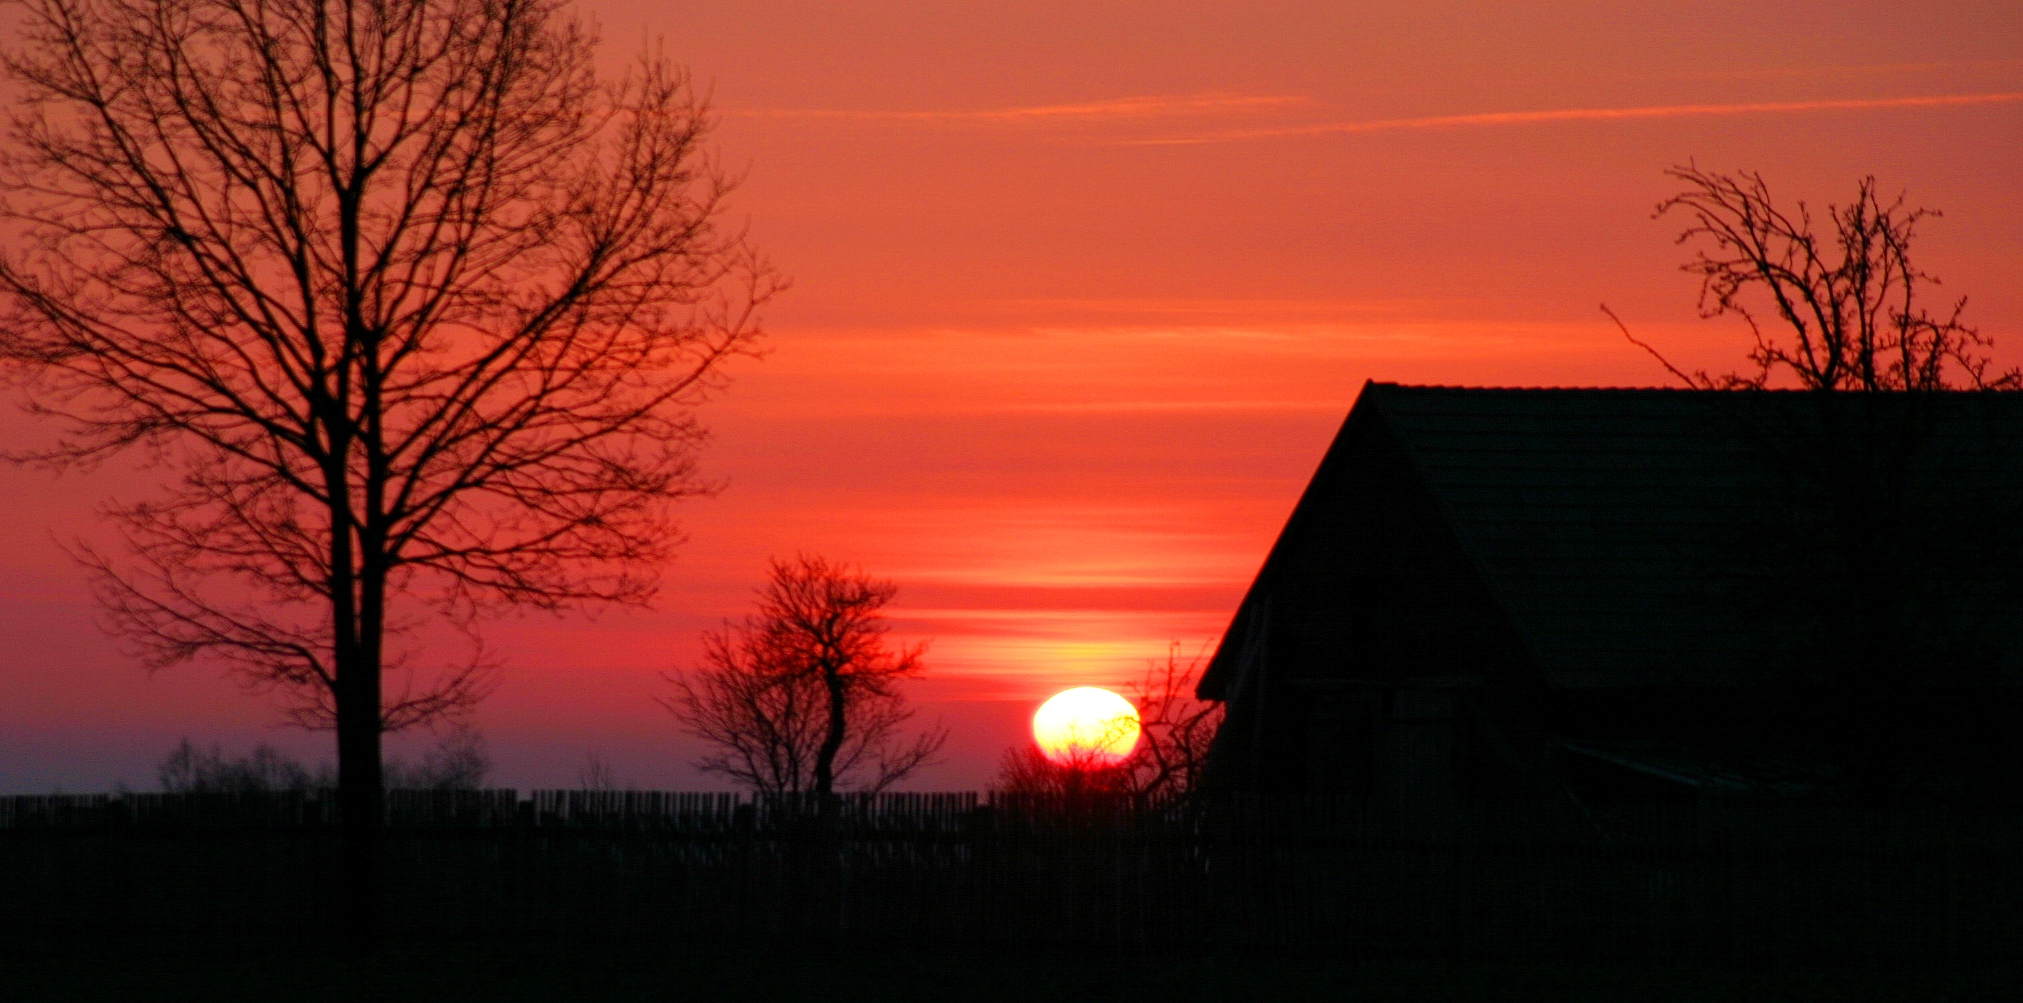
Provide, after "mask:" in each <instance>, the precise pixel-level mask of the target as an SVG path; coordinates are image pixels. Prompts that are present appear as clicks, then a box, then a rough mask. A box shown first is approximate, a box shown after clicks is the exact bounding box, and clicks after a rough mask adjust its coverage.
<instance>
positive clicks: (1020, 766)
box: [991, 641, 1223, 804]
mask: <svg viewBox="0 0 2023 1003" xmlns="http://www.w3.org/2000/svg"><path fill="white" fill-rule="evenodd" d="M1180 651H1181V649H1180V642H1178V641H1175V642H1173V643H1172V644H1170V645H1169V646H1168V647H1167V649H1166V656H1165V657H1164V658H1155V659H1147V660H1146V663H1145V674H1144V675H1143V676H1141V677H1140V678H1139V679H1137V680H1135V681H1134V682H1132V683H1130V684H1128V685H1126V686H1125V687H1123V689H1124V694H1125V699H1127V700H1129V701H1130V702H1131V705H1132V706H1133V707H1134V708H1136V710H1137V716H1136V717H1135V718H1119V719H1117V720H1116V721H1114V722H1112V723H1111V725H1110V726H1109V727H1110V729H1114V730H1106V731H1105V732H1104V733H1103V734H1101V735H1096V736H1089V737H1088V738H1087V740H1086V741H1085V742H1083V743H1082V744H1080V745H1078V746H1074V747H1071V748H1068V749H1065V750H1057V752H1056V758H1052V759H1050V758H1048V757H1047V755H1046V754H1044V753H1042V752H1041V751H1040V750H1039V748H1038V747H1037V746H1034V745H1032V744H1021V745H1018V746H1016V747H1014V748H1011V749H1007V750H1006V751H1005V754H1004V756H1003V757H1002V758H1001V759H1000V760H999V761H998V772H997V776H996V777H995V778H994V779H993V780H992V782H991V790H992V791H994V792H997V793H1001V794H1011V795H1017V796H1029V797H1039V798H1042V799H1055V798H1066V799H1068V800H1071V801H1072V800H1076V799H1082V798H1098V799H1101V798H1104V797H1116V796H1128V797H1130V798H1132V799H1135V800H1136V801H1137V802H1138V803H1141V804H1162V803H1166V802H1169V801H1171V800H1173V799H1175V798H1179V797H1185V796H1186V795H1188V794H1191V793H1193V792H1195V791H1197V790H1199V789H1200V785H1201V778H1202V773H1203V771H1204V768H1205V767H1206V766H1207V763H1208V746H1209V743H1210V742H1212V741H1213V740H1214V738H1215V731H1216V729H1217V728H1218V727H1220V726H1221V724H1222V714H1223V707H1222V704H1220V703H1212V702H1209V701H1205V700H1201V699H1198V698H1196V697H1195V695H1194V684H1195V682H1196V680H1198V679H1199V678H1200V675H1201V669H1202V658H1203V656H1204V655H1205V654H1206V649H1205V648H1204V649H1203V650H1201V651H1197V652H1195V654H1194V655H1193V656H1192V657H1188V658H1184V659H1183V658H1182V657H1181V653H1180ZM1132 731H1136V732H1137V742H1136V743H1135V744H1134V745H1132V747H1131V751H1130V752H1129V753H1128V754H1126V755H1125V756H1124V757H1123V758H1122V759H1121V760H1120V759H1118V758H1116V757H1115V756H1114V755H1112V754H1111V753H1110V752H1108V751H1107V750H1108V749H1109V748H1110V747H1111V746H1113V745H1115V744H1117V740H1119V739H1122V738H1124V737H1126V736H1128V735H1130V734H1131V732H1132Z"/></svg>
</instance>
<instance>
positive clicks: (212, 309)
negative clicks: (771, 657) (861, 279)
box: [0, 0, 782, 866]
mask: <svg viewBox="0 0 2023 1003" xmlns="http://www.w3.org/2000/svg"><path fill="white" fill-rule="evenodd" d="M565 6H566V5H565V4H564V3H563V2H561V0H404V2H397V0H26V2H25V3H23V4H21V5H20V6H19V13H20V15H21V17H22V23H23V24H24V26H25V28H26V31H25V34H23V35H22V36H20V37H18V38H17V39H16V40H15V43H14V44H13V45H12V46H11V47H10V48H9V51H8V52H7V55H6V66H7V69H8V70H9V71H10V73H11V75H12V79H13V81H14V86H15V88H16V92H17V95H18V97H19V100H18V103H17V105H16V109H15V113H14V116H13V119H12V130H11V136H10V139H11V142H10V143H9V144H8V148H7V150H6V153H5V158H6V159H5V164H4V170H5V173H4V185H5V193H6V202H5V213H6V217H7V218H8V220H9V221H10V222H11V223H12V224H13V225H14V226H15V227H16V232H17V233H18V234H19V235H20V237H19V239H18V240H16V241H15V242H14V244H13V246H12V247H10V248H8V249H7V250H6V251H5V252H4V254H0V292H4V294H5V296H6V302H7V307H6V315H5V324H4V351H5V355H6V357H7V358H8V359H9V360H10V361H11V362H13V363H15V365H13V366H11V367H9V370H8V372H9V373H10V375H12V376H13V377H15V378H17V379H19V380H20V381H21V382H23V383H24V384H25V385H26V387H27V390H28V394H29V398H30V400H31V401H32V405H31V406H32V407H33V408H34V409H35V410H37V411H39V412H41V413H43V414H46V415H51V416H54V417H57V418H60V419H63V420H64V422H65V425H66V427H67V429H68V435H67V436H66V437H65V438H63V439H62V440H61V441H60V442H59V443H58V444H57V445H56V446H54V447H52V448H49V449H46V450H42V451H40V452H38V453H36V454H34V455H33V457H32V458H33V459H37V460H41V461H44V462H47V463H50V464H54V465H57V466H63V465H68V464H76V463H89V462H91V461H95V460H98V459H100V458H102V457H106V456H108V455H110V454H113V453H116V452H120V451H125V450H140V451H142V452H144V453H145V454H146V455H147V456H148V457H149V458H150V459H152V460H154V461H156V462H158V463H159V464H161V465H163V466H165V467H166V468H167V469H169V470H172V471H173V472H174V474H175V477H174V479H173V480H172V482H171V483H169V484H168V485H167V486H166V487H165V488H164V490H163V491H162V492H161V494H160V495H159V496H157V497H154V498H151V499H149V500H146V501H140V502H133V503H127V504H121V505H116V506H114V507H112V508H111V510H110V511H111V515H112V517H113V518H114V519H115V520H116V522H117V524H118V525H119V526H120V528H121V529H122V530H123V531H124V534H125V537H126V541H127V543H128V544H129V545H130V547H129V548H128V551H129V552H127V553H124V554H121V553H110V554H102V553H98V552H93V551H86V552H85V558H86V559H87V560H88V561H89V562H90V563H91V564H92V566H93V567H94V568H96V570H97V571H98V573H99V579H98V580H99V582H100V584H101V591H102V593H103V596H104V599H105V601H106V604H107V608H108V609H109V610H110V613H111V618H112V620H113V622H114V623H115V624H116V625H117V626H118V627H119V628H120V629H121V630H123V631H124V632H125V633H126V635H127V636H128V637H130V638H132V639H134V640H135V641H136V642H137V643H138V644H139V646H140V647H141V649H142V650H143V652H144V653H145V654H146V656H147V658H148V659H149V661H150V662H151V663H153V664H155V665H167V664H171V663H176V662H182V661H186V660H190V659H194V658H199V657H210V658H216V659H220V660H222V661H224V662H226V663H229V664H230V665H231V666H232V667H234V668H235V669H236V670H237V671H238V672H239V673H240V674H241V675H242V677H243V678H244V679H246V680H247V681H248V682H249V683H250V684H252V685H254V686H256V687H259V688H263V689H269V690H273V691H276V692H279V693H280V694H282V695H283V696H284V699H285V700H286V701H287V706H288V709H289V713H290V714H291V715H292V716H293V717H294V719H295V720H296V721H298V722H300V723H303V724H307V725H315V726H329V727H334V728H335V730H336V732H337V744H338V764H339V784H340V800H341V803H342V811H343V817H344V819H345V822H346V824H347V827H349V828H351V829H352V830H353V831H354V832H362V831H364V830H366V829H369V828H371V827H374V826H376V824H377V821H378V819H379V816H380V811H381V807H380V804H381V802H380V796H379V795H380V791H381V784H382V776H381V758H380V736H381V733H382V732H384V731H387V730H391V729H398V728H403V727H407V726H411V725H414V724H418V723H421V722H424V721H428V720H430V719H433V718H438V717H440V716H442V715H444V714H449V713H453V712H455V711H457V710H459V709H461V708H465V707H467V706H469V705H470V703H471V702H472V701H473V700H475V699H477V698H478V696H479V695H480V692H481V687H480V685H479V683H480V680H481V679H482V678H483V673H482V672H481V671H480V669H481V667H482V666H484V665H485V661H484V659H483V658H482V657H481V655H480V652H479V651H478V650H477V649H476V648H475V646H474V647H473V650H472V652H471V653H470V654H469V655H468V657H464V656H459V657H458V658H457V659H456V660H455V661H454V662H453V663H451V667H450V668H448V669H447V670H445V671H444V672H442V673H440V674H430V673H426V672H413V671H410V670H411V669H412V668H414V667H415V666H416V664H417V660H418V659H419V658H421V656H422V651H421V649H420V646H419V643H418V642H414V643H413V646H410V647H408V648H402V647H401V645H402V644H404V643H409V642H402V641H400V640H399V639H400V638H401V637H402V636H403V635H404V634H407V633H409V632H410V631H412V630H413V629H414V628H417V627H420V626H423V625H427V624H448V625H451V626H454V627H458V628H461V629H463V630H465V631H467V632H469V631H471V630H472V629H473V627H474V625H475V624H476V623H477V621H478V620H479V618H480V616H481V615H482V614H484V613H485V612H487V611H490V610H494V609H496V608H498V607H501V606H531V607H536V608H540V609H560V608H563V607H569V606H573V605H577V604H582V603H640V602H644V601H646V600H647V599H648V598H649V597H650V596H651V595H652V594H653V590H654V584H655V579H656V573H657V570H658V568H659V566H660V564H661V562H662V561H663V560H664V559H665V558H667V557H668V555H669V552H670V551H671V549H672V548H673V547H674V546H675V545H676V544H677V542H678V541H679V539H680V537H679V534H678V532H677V530H676V526H675V524H674V523H673V521H672V513H671V508H670V506H671V505H672V503H674V502H676V501H678V500H679V499H682V498H683V497H685V496H689V495H693V494H695V493H697V492H699V491H704V490H706V489H707V487H708V485H707V484H706V483H705V482H703V481H701V480H699V479H698V476H697V473H696V467H695V458H696V450H697V446H698V444H699V443H700V441H701V439H702V436H703V430H702V428H701V427H700V426H699V425H698V423H697V421H696V417H695V408H696V406H697V405H698V404H700V403H702V402H703V401H704V400H705V399H706V398H707V397H708V396H709V395H710V393H711V392H712V391H713V390H714V389H716V388H717V387H718V386H719V385H720V381H721V378H722V372H723V363H724V362H725V360H726V359H728V358H730V357H732V356H734V355H737V354H739V353H743V352H747V351H749V350H750V349H751V348H752V346H753V343H754V338H755V337H756V336H757V335H758V333H759V326H758V319H757V314H756V310H757V308H758V307H759V306H760V305H761V304H763V303H765V302H766V301H767V300H768V299H769V298H770V297H771V296H773V295H774V294H775V293H776V292H777V291H779V290H780V289H781V288H782V282H781V280H780V279H778V278H777V277H776V274H775V272H774V271H773V269H772V268H771V267H770V266H769V265H768V264H767V263H766V261H765V260H764V259H763V258H762V257H761V256H760V255H759V254H757V253H756V252H755V251H754V250H752V249H751V248H750V247H749V246H748V245H747V243H746V241H745V240H744V239H743V236H742V234H741V233H740V232H738V230H737V229H736V228H730V227H726V225H725V223H724V219H723V215H724V204H725V198H726V196H727V195H729V194H730V192H731V191H732V189H733V188H734V187H735V184H734V180H735V179H734V178H733V177H731V176H730V175H728V174H727V173H726V172H725V171H724V170H722V169H721V168H720V167H719V165H718V163H717V161H716V160H715V159H714V158H713V157H712V155H711V154H710V152H709V150H708V147H707V145H706V139H707V136H708V134H709V130H710V117H709V115H708V114H707V110H706V105H705V102H704V101H703V100H702V99H701V98H700V97H699V96H698V95H697V94H696V92H695V91H694V89H693V88H692V87H691V86H690V83H689V80H688V78H687V76H686V75H685V73H684V72H683V71H682V70H681V69H679V68H678V67H676V66H674V65H672V64H671V63H670V62H669V61H668V60H667V59H666V58H664V57H663V56H662V55H660V54H659V53H658V50H650V51H648V52H647V53H646V54H644V55H642V57H641V58H639V59H638V60H637V62H636V63H635V64H634V65H633V66H632V68H631V70H630V71H629V72H628V73H627V74H626V75H625V76H624V77H623V79H622V80H618V81H616V82H612V81H607V80H600V79H599V77H598V75H597V73H596V71H595V68H594V61H593V56H594V51H595V49H596V46H597V39H596V37H595V35H594V34H593V33H592V32H591V31H590V30H589V29H588V28H586V27H585V26H584V25H583V24H582V23H581V22H579V21H577V20H575V19H574V18H572V17H571V16H569V15H568V14H567V12H566V10H565ZM472 636H473V637H475V635H472ZM389 675H390V676H391V677H392V678H393V679H394V683H391V684H389V683H386V682H383V680H384V679H386V678H388V677H389ZM363 838H366V837H361V839H363ZM354 843H358V844H359V845H365V844H364V843H361V842H359V840H354ZM360 866H365V865H363V864H361V865H360Z"/></svg>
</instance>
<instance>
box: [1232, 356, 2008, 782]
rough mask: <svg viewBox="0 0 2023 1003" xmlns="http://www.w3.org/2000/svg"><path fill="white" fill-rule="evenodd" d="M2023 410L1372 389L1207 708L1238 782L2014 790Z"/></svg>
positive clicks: (1894, 397)
mask: <svg viewBox="0 0 2023 1003" xmlns="http://www.w3.org/2000/svg"><path fill="white" fill-rule="evenodd" d="M2019 569H2023V394H2013V393H1992V392H1990V393H1980V392H1974V393H1965V392H1962V393H1923V394H1851V393H1837V394H1821V393H1812V392H1777V391H1696V390H1651V389H1488V388H1455V387H1415V386H1401V385H1395V384H1386V383H1370V384H1367V385H1365V386H1364V388H1363V390H1362V392H1361V394H1360V395H1359V397H1358V399H1357V400H1356V402H1355V404H1354V406H1353V408H1352V409H1351V411H1350V413H1349V415H1348V417H1347V419H1346V421H1345V422H1344V423H1343V425H1342V427H1341V430H1340V432H1339V433H1338V434H1337V436H1336V437H1335V439H1334V442H1333V444H1332V445H1331V446H1330V447H1329V449H1328V451H1327V453H1326V455H1325V456H1324V457H1323V458H1322V459H1321V462H1320V466H1319V469H1318V470H1317V471H1316V472H1315V474H1314V476H1313V478H1312V480H1311V482H1310V483H1309V484H1308V486H1307V488H1306V490H1305V492H1304V493H1303V494H1302V496H1301V498H1300V500H1299V502H1298V504H1297V506H1296V507H1295V508H1294V510H1293V512H1292V515H1291V516H1290V518H1289V519H1288V520H1287V522H1286V524H1285V527H1284V529H1283V530H1282V532H1281V533H1280V535H1279V537H1278V539H1277V542H1276V543H1275V544H1274V545H1273V547H1272V548H1271V551H1270V553H1269V555H1268V556H1267V557H1266V558H1265V561H1264V564H1263V567H1262V568H1261V569H1260V570H1259V572H1258V574H1257V577H1256V579H1255V580H1254V581H1253V583H1252V584H1251V586H1250V588H1249V590H1248V592H1247V593H1246V595H1245V596H1244V598H1243V600H1242V603H1241V605H1240V606H1239V607H1238V609H1237V610H1236V613H1235V615H1234V617H1233V619H1232V621H1231V623H1230V626H1229V628H1228V630H1227V631H1226V632H1225V634H1224V636H1223V638H1222V641H1221V644H1220V646H1219V648H1218V649H1217V650H1216V652H1215V654H1214V656H1213V658H1212V660H1211V662H1210V664H1209V665H1208V666H1207V667H1206V669H1205V670H1204V672H1203V675H1202V677H1201V679H1200V682H1199V687H1198V691H1197V692H1198V695H1199V696H1200V697H1202V698H1203V699H1207V700H1214V701H1223V702H1225V703H1226V706H1227V714H1226V718H1225V723H1224V724H1223V726H1222V729H1221V731H1220V732H1219V733H1218V735H1217V736H1216V739H1215V743H1214V745H1213V747H1212V750H1211V753H1210V762H1209V782H1210V783H1211V784H1214V785H1216V786H1219V787H1222V788H1224V789H1229V790H1239V791H1253V792H1264V793H1307V794H1341V795H1354V796H1361V797H1368V798H1372V799H1376V800H1377V801H1379V802H1388V803H1393V804H1397V805H1401V806H1406V807H1419V808H1438V807H1441V806H1443V805H1451V804H1452V803H1454V802H1455V801H1456V800H1457V799H1470V798H1499V797H1515V798H1527V797H1558V796H1561V795H1563V794H1573V795H1575V796H1576V797H1579V798H1587V799H1597V798H1600V799H1606V798H1704V797H1800V796H1824V797H1843V796H1849V795H1850V792H1853V793H1854V794H1859V795H1862V796H1868V795H1870V794H1876V793H1877V792H1894V794H1893V795H1892V796H1897V795H1901V796H1921V795H1924V794H1929V795H1931V796H1939V795H1940V794H1942V793H1944V792H1953V793H1954V794H1956V795H1957V794H1959V792H1961V791H1971V792H1972V793H1971V795H1970V796H1974V797H1996V796H2005V797H2006V796H2013V793H2014V788H2015V786H2016V778H2017V777H2018V776H2023V757H2019V755H2018V753H2017V746H2018V741H2017V739H2016V736H2017V735H2018V734H2023V727H2019V725H2023V701H2019V699H2018V695H2019V693H2023V588H2019V577H2023V571H2019Z"/></svg>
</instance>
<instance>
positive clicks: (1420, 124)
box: [1123, 91, 2023, 146]
mask: <svg viewBox="0 0 2023 1003" xmlns="http://www.w3.org/2000/svg"><path fill="white" fill-rule="evenodd" d="M2017 101H2023V91H2008V92H2002V93H1995V94H1938V95H1932V96H1928V97H1908V98H1863V99H1856V100H1848V101H1772V102H1762V103H1757V104H1678V105H1655V106H1648V107H1642V108H1557V109H1550V110H1545V111H1496V112H1482V113H1478V114H1472V115H1432V116H1427V117H1424V118H1383V119H1369V120H1365V121H1360V122H1322V123H1317V124H1314V125H1289V126H1273V127H1265V128H1254V129H1231V130H1227V131H1224V132H1212V133H1202V134H1200V135H1195V136H1175V137H1169V138H1164V139H1137V140H1125V141H1124V142H1123V145H1127V146H1186V145H1200V144H1206V143H1237V142H1243V141H1245V140H1253V139H1283V138H1289V137H1295V136H1335V135H1353V134H1356V133H1365V132H1399V131H1405V130H1429V129H1458V128H1466V127H1469V126H1485V125H1487V126H1497V125H1534V124H1537V123H1542V122H1608V121H1616V120H1621V119H1640V118H1683V117H1688V116H1700V115H1763V114H1774V113H1780V112H1807V111H1861V110H1869V109H1879V108H1930V107H1943V106H1956V105H1985V104H2008V103H2012V102H2017Z"/></svg>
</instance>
